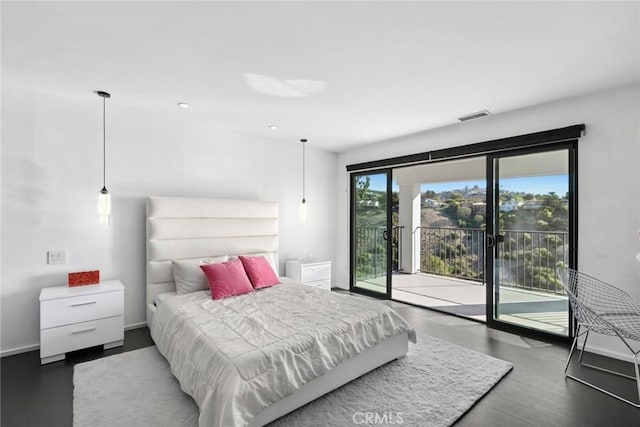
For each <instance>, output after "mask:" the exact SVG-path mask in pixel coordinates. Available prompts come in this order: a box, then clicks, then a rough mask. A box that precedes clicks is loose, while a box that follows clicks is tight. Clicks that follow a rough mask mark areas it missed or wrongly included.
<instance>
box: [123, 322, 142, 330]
mask: <svg viewBox="0 0 640 427" xmlns="http://www.w3.org/2000/svg"><path fill="white" fill-rule="evenodd" d="M146 327H147V322H146V321H145V322H139V323H132V324H130V325H126V326H125V327H124V330H125V331H130V330H132V329H140V328H146Z"/></svg>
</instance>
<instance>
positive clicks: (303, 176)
mask: <svg viewBox="0 0 640 427" xmlns="http://www.w3.org/2000/svg"><path fill="white" fill-rule="evenodd" d="M300 142H302V203H307V200H306V198H305V183H306V178H305V176H306V173H305V172H306V168H305V165H306V159H305V145H306V142H307V140H306V139H301V140H300Z"/></svg>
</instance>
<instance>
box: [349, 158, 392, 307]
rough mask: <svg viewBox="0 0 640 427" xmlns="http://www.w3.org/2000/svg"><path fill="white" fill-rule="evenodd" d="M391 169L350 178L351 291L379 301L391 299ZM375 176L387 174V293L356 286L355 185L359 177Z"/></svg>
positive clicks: (372, 170)
mask: <svg viewBox="0 0 640 427" xmlns="http://www.w3.org/2000/svg"><path fill="white" fill-rule="evenodd" d="M392 173H393V172H392V169H391V168H381V169H370V170H364V171H358V172H352V173H351V174H350V177H349V230H350V231H349V291H350V292H354V293H358V294H362V295H367V296H370V297H374V298H378V299H391V269H392V267H393V259H392V258H393V256H392V252H391V250H392V245H391V244H392V240H393V239H392V234H391V227H392V212H391V203H392V201H393V200H392V199H393V198H392V194H391V193H392V191H391V190H392V188H391V183H392V181H393V176H392ZM375 174H386V175H387V189H386V192H387V194H386V198H387V206H386V208H385V209H386V217H387V218H386V219H387V220H386V224H385V227H386V233H385V235H386V236H387V238H386V239H385V254H386V259H385V264H386V270H387V271H386V280H385V283H386V291H385V292H384V293H380V292H375V291H371V290H369V289H364V288H359V287H357V286H355V284H356V274H355V273H356V271H355V267H356V239H355V229H356V228H355V227H356V195H355V191H354V189H355V183H356V179H357V177H359V176H366V175H375Z"/></svg>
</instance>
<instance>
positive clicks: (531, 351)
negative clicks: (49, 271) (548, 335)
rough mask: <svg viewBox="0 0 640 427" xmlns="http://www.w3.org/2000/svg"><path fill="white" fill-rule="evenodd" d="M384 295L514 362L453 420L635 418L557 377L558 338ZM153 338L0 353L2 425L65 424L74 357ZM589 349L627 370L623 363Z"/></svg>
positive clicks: (410, 314)
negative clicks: (54, 351) (50, 356)
mask: <svg viewBox="0 0 640 427" xmlns="http://www.w3.org/2000/svg"><path fill="white" fill-rule="evenodd" d="M386 303H387V304H389V305H391V306H392V307H394V308H395V309H396V310H397V311H398V312H399V313H400V314H402V315H403V316H404V317H405V318H406V319H407V320H408V321H409V322H410V323H411V324H412V325H414V327H415V328H416V330H417V331H418V333H419V334H421V333H427V334H430V335H432V336H435V337H438V338H441V339H444V340H446V341H449V342H451V343H455V344H458V345H461V346H464V347H467V348H470V349H473V350H476V351H479V352H482V353H485V354H489V355H492V356H494V357H497V358H500V359H504V360H507V361H509V362H511V363H513V365H514V368H513V370H512V371H511V372H510V373H509V374H508V375H507V376H506V377H505V378H504V379H503V380H502V381H501V382H500V383H498V384H497V385H496V386H495V387H494V388H493V390H491V391H490V392H489V393H488V394H487V395H486V396H485V397H484V398H483V399H481V400H480V401H479V402H478V403H477V404H476V405H475V406H474V407H473V408H471V410H470V411H469V412H467V414H465V415H464V416H463V417H462V418H461V419H460V420H459V421H458V422H457V423H456V426H465V427H466V426H469V427H476V426H492V427H500V426H504V427H518V426H535V427H541V426H554V427H562V426H567V427H569V426H580V427H588V426H594V427H595V426H598V427H600V426H620V427H627V426H629V427H632V426H640V409H636V408H633V407H631V406H629V405H626V404H624V403H622V402H620V401H618V400H616V399H613V398H611V397H608V396H606V395H604V394H602V393H599V392H597V391H595V390H592V389H590V388H588V387H586V386H584V385H582V384H579V383H577V382H575V381H573V380H569V379H565V378H564V375H563V372H562V370H563V368H564V362H565V358H566V356H567V354H568V348H567V346H565V345H560V344H549V343H545V342H541V341H537V340H533V339H528V338H525V337H521V336H518V335H513V334H509V333H506V332H501V331H496V330H492V329H488V328H487V327H486V326H485V325H483V324H481V323H477V322H472V321H468V320H465V319H461V318H458V317H453V316H449V315H445V314H442V313H438V312H434V311H430V310H425V309H421V308H418V307H413V306H410V305H406V304H402V303H399V302H391V301H387V302H386ZM152 344H153V342H152V341H151V338H150V336H149V330H148V329H147V328H142V329H135V330H131V331H127V332H126V333H125V345H124V347H121V348H115V349H111V350H107V351H102V350H101V349H89V350H83V351H79V352H75V353H70V354H68V355H67V359H66V360H65V361H63V362H62V361H61V362H55V363H52V364H49V365H45V366H40V359H39V357H40V354H39V352H38V351H32V352H29V353H24V354H20V355H16V356H10V357H5V358H3V359H2V361H1V371H0V375H1V377H2V383H1V384H2V388H1V400H2V416H1V419H2V426H3V427H23V426H32V427H42V426H71V425H72V413H73V408H72V403H73V402H72V400H73V365H74V364H76V363H80V362H84V361H88V360H92V359H96V358H99V357H104V356H109V355H112V354H117V353H121V352H123V351H130V350H134V349H138V348H142V347H146V346H149V345H152ZM589 356H590V357H592V359H593V358H598V359H599V361H600V362H604V363H607V364H608V365H609V366H610V367H615V368H618V369H626V370H628V371H629V373H631V365H630V364H624V363H622V362H618V361H614V360H608V359H605V358H602V357H599V356H595V355H589ZM585 357H586V356H585ZM574 369H575V368H574ZM586 374H589V373H588V372H587V373H586ZM596 374H599V373H594V374H593V375H592V377H593V379H594V381H598V382H599V383H600V384H602V385H605V386H606V387H614V386H615V387H616V389H617V390H619V391H620V392H622V393H624V394H625V395H626V396H629V397H630V398H632V399H633V398H637V395H636V394H634V383H633V382H632V381H629V380H624V379H618V378H612V377H611V376H610V375H606V374H600V375H596ZM319 425H321V424H319ZM114 427H116V426H114ZM118 427H119V426H118ZM176 427H177V426H176Z"/></svg>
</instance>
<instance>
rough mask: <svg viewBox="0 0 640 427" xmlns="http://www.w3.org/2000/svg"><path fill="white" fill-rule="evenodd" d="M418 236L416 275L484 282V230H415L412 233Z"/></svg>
mask: <svg viewBox="0 0 640 427" xmlns="http://www.w3.org/2000/svg"><path fill="white" fill-rule="evenodd" d="M418 232H419V233H420V234H419V236H420V237H419V239H420V271H422V272H424V273H430V274H439V275H442V276H448V277H457V278H460V279H466V280H473V281H477V282H481V283H484V282H485V274H484V260H485V254H484V247H485V244H484V241H485V231H484V230H482V229H479V228H441V227H418V228H416V230H414V233H418ZM414 238H415V239H417V238H418V236H416V235H415V234H414ZM414 242H415V240H414ZM414 247H415V245H414Z"/></svg>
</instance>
